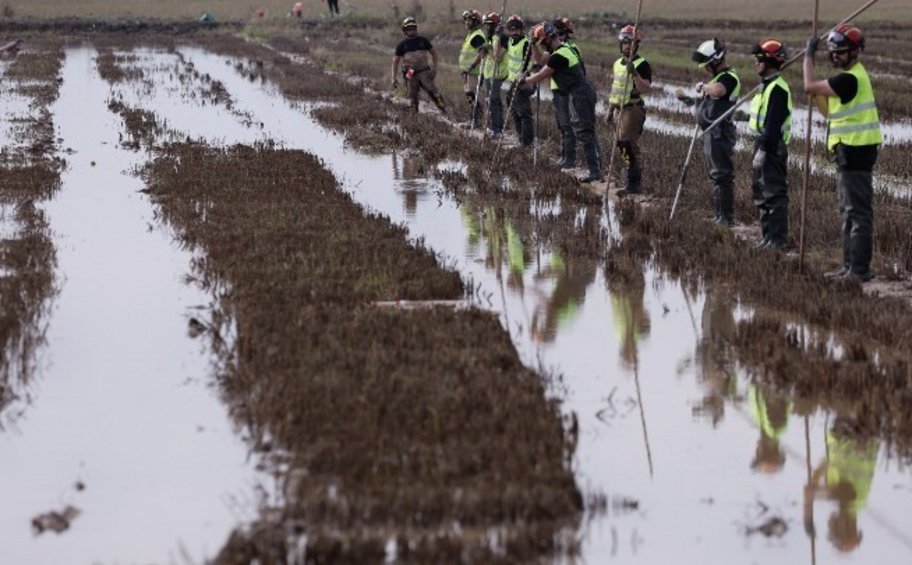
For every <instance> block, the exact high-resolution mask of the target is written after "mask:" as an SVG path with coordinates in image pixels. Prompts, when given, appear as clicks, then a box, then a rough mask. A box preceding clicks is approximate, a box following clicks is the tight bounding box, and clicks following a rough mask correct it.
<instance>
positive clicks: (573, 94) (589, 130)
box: [520, 22, 603, 183]
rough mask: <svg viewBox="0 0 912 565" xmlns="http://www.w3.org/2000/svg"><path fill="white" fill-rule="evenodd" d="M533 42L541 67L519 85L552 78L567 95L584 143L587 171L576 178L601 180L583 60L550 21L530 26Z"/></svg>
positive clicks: (590, 92)
mask: <svg viewBox="0 0 912 565" xmlns="http://www.w3.org/2000/svg"><path fill="white" fill-rule="evenodd" d="M532 41H533V42H534V43H533V44H534V45H535V47H536V49H538V50H539V51H540V52H541V51H542V50H543V51H544V53H545V54H546V56H545V57H542V60H543V61H545V62H544V65H545V66H544V67H542V69H541V70H540V71H538V72H536V73H534V74H533V75H531V76H529V77H528V78H525V79H522V80H520V86H522V85H523V84H526V85H528V86H534V85H536V84H538V83H539V82H541V81H543V80H548V79H551V80H553V82H554V83H555V85H556V86H557V89H558V90H560V91H561V92H563V93H566V94H567V95H568V96H569V100H570V107H571V108H573V111H574V113H575V115H574V122H573V130H574V134H575V135H576V137H577V139H579V140H580V142H581V143H582V144H583V151H584V153H585V155H586V165H587V166H588V168H589V174H588V175H586V176H584V177H583V178H581V179H579V181H580V182H583V183H589V182H596V181H601V180H603V178H602V171H601V169H602V161H601V156H600V155H599V148H598V142H597V141H596V139H595V90H594V89H593V88H592V85H591V84H590V83H589V81H588V80H587V79H586V75H585V74H584V73H583V68H582V61H581V60H580V58H579V56H578V55H577V54H576V52H575V51H573V49H571V48H570V47H568V46H567V45H566V44H565V43H564V41H563V39H561V36H560V33H559V32H558V30H557V27H556V26H555V25H554V24H553V23H551V22H542V23H540V24H538V25H537V26H535V28H533V29H532Z"/></svg>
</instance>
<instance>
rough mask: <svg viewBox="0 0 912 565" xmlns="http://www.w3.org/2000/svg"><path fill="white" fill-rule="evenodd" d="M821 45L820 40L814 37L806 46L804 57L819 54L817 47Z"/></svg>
mask: <svg viewBox="0 0 912 565" xmlns="http://www.w3.org/2000/svg"><path fill="white" fill-rule="evenodd" d="M819 44H820V38H819V37H817V36H814V37H812V38H810V39H808V40H807V44H806V45H805V46H804V56H805V57H813V56H814V53H816V52H817V45H819Z"/></svg>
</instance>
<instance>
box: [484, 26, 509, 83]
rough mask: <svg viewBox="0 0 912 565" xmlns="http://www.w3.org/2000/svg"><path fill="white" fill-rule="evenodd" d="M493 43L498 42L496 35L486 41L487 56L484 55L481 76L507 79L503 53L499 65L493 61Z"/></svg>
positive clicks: (505, 60) (505, 57) (505, 59)
mask: <svg viewBox="0 0 912 565" xmlns="http://www.w3.org/2000/svg"><path fill="white" fill-rule="evenodd" d="M495 41H498V42H499V41H500V38H499V37H498V36H496V35H495V36H494V37H493V38H492V39H489V40H488V54H487V55H485V58H484V60H483V61H482V63H481V76H483V77H484V78H494V79H500V80H503V79H505V78H507V56H506V53H504V57H503V58H502V59H501V60H500V62H499V63H498V62H497V61H495V60H494V42H495Z"/></svg>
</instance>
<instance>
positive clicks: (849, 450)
mask: <svg viewBox="0 0 912 565" xmlns="http://www.w3.org/2000/svg"><path fill="white" fill-rule="evenodd" d="M826 442H827V455H828V457H829V463H828V464H827V473H826V483H827V486H829V487H834V486H836V485H838V484H839V483H848V484H850V485H852V488H853V489H854V490H855V500H853V501H852V504H851V505H850V506H849V508H850V509H851V511H852V513H853V514H855V515H857V514H858V512H859V511H860V510H862V509H863V508H864V507H865V506H866V505H867V503H868V495H869V494H870V493H871V482H872V481H873V480H874V471H875V470H876V468H877V451H878V449H879V447H880V446H879V444H878V443H877V442H876V441H874V440H871V441H868V442H862V441H858V440H855V439H851V438H842V437H839V436H838V435H836V434H834V433H833V430H829V431H827V438H826Z"/></svg>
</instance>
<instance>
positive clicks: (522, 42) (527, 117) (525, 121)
mask: <svg viewBox="0 0 912 565" xmlns="http://www.w3.org/2000/svg"><path fill="white" fill-rule="evenodd" d="M525 26H526V24H525V22H524V21H523V19H522V18H521V17H519V16H518V15H517V14H513V15H512V16H510V17H509V18H508V19H507V24H506V30H507V35H508V36H509V38H510V42H509V46H508V47H507V57H506V58H507V81H508V82H510V90H509V91H508V92H507V107H508V108H509V109H510V115H509V116H508V119H511V120H513V126H514V128H515V130H516V137H517V138H519V142H520V144H522V145H523V146H524V147H528V146H530V145H532V142H533V141H534V140H535V122H534V120H533V119H532V92H533V90H532V89H531V88H529V87H528V86H526V87H520V86H519V78H520V77H521V76H523V75H524V74H525V73H526V67H528V65H529V58H530V56H531V53H530V49H531V47H530V45H529V38H528V37H527V36H526V34H525V33H523V32H524V30H525Z"/></svg>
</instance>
